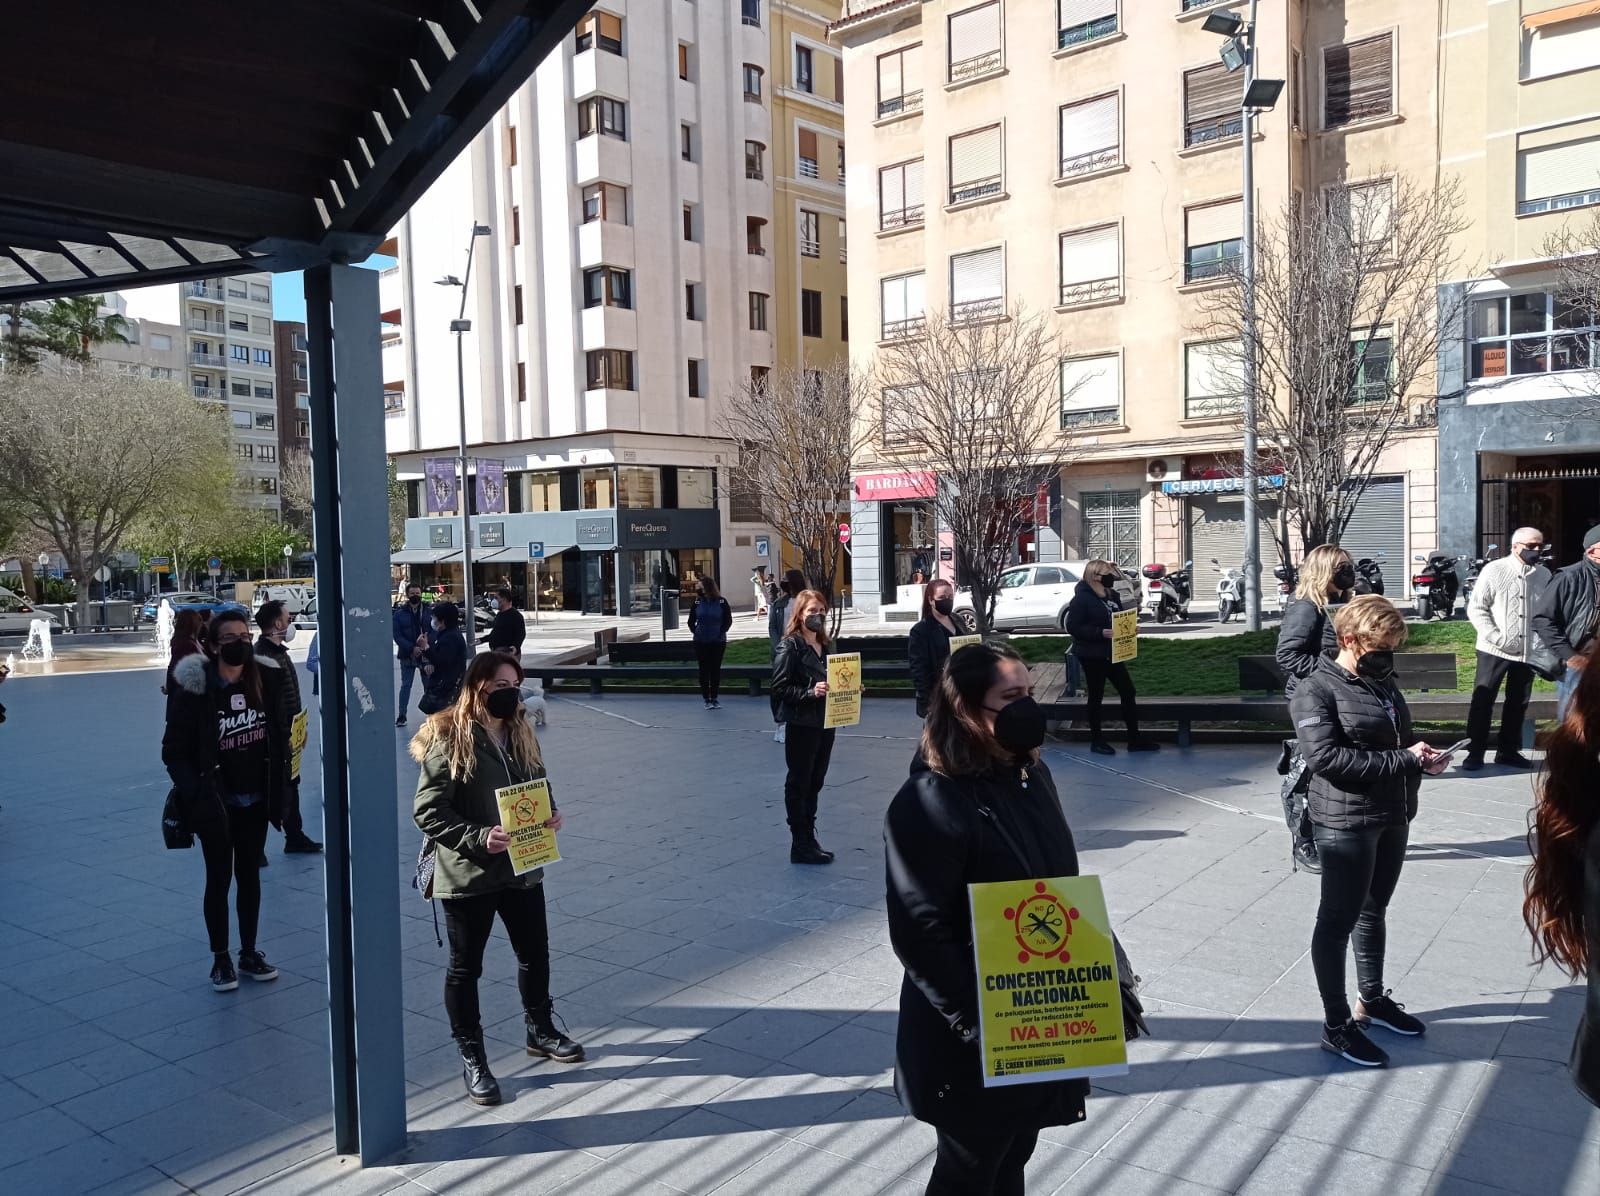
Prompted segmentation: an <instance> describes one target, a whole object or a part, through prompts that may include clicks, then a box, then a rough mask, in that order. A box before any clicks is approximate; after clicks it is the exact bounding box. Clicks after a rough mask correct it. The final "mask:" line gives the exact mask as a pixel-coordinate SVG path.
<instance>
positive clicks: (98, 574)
mask: <svg viewBox="0 0 1600 1196" xmlns="http://www.w3.org/2000/svg"><path fill="white" fill-rule="evenodd" d="M94 579H95V580H96V581H98V582H102V583H104V582H108V581H110V580H111V566H110V565H101V566H100V567H99V568H98V569H96V570H95V571H94Z"/></svg>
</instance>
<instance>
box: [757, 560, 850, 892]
mask: <svg viewBox="0 0 1600 1196" xmlns="http://www.w3.org/2000/svg"><path fill="white" fill-rule="evenodd" d="M784 630H785V634H784V637H783V639H782V640H781V641H779V643H778V651H777V655H776V657H775V658H774V660H773V664H772V692H773V693H774V694H776V695H777V697H778V701H779V702H781V703H782V710H783V723H784V727H785V728H786V731H787V734H786V736H785V739H784V744H783V759H784V763H785V764H786V765H787V766H788V773H787V775H786V776H785V777H784V781H783V808H784V814H785V815H786V817H787V819H788V822H789V836H790V845H789V862H790V863H791V864H831V863H833V852H831V851H824V850H823V848H822V845H821V844H820V843H818V842H817V798H818V796H819V795H820V794H821V792H822V786H823V783H824V782H825V781H826V780H827V779H828V763H829V761H830V760H831V759H832V758H833V740H834V734H835V732H834V729H833V728H832V727H824V726H823V725H822V724H823V722H824V721H825V718H824V716H825V714H826V711H827V705H828V702H827V698H828V663H827V660H828V649H829V647H831V646H832V643H833V641H832V639H831V638H830V637H829V635H828V600H827V599H826V598H824V597H823V596H822V594H821V592H820V591H818V590H801V591H800V592H799V593H798V594H796V595H795V596H794V597H793V598H792V599H791V600H790V602H789V622H788V625H787V626H786V627H785V629H784Z"/></svg>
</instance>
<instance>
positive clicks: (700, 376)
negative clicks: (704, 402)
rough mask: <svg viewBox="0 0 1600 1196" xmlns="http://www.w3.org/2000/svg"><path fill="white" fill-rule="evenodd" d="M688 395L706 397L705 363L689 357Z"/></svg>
mask: <svg viewBox="0 0 1600 1196" xmlns="http://www.w3.org/2000/svg"><path fill="white" fill-rule="evenodd" d="M689 397H690V398H691V399H703V398H705V397H706V363H705V362H703V361H696V360H695V359H694V358H692V357H691V358H690V359H689Z"/></svg>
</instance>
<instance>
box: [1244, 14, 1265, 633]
mask: <svg viewBox="0 0 1600 1196" xmlns="http://www.w3.org/2000/svg"><path fill="white" fill-rule="evenodd" d="M1256 4H1257V0H1250V19H1249V21H1248V22H1247V23H1246V25H1245V37H1246V38H1247V45H1248V52H1247V53H1248V56H1247V57H1246V59H1245V77H1244V94H1245V95H1246V96H1247V97H1248V95H1249V92H1250V85H1251V84H1252V83H1254V82H1255V81H1256ZM1241 115H1242V117H1243V120H1242V121H1241V122H1240V130H1239V131H1240V134H1241V135H1242V137H1243V145H1242V149H1243V151H1244V202H1243V203H1242V204H1241V205H1240V206H1241V207H1242V209H1243V211H1242V212H1241V216H1242V217H1243V223H1244V228H1243V229H1242V230H1241V231H1242V232H1243V233H1244V242H1243V245H1242V246H1241V260H1240V262H1239V266H1240V269H1241V272H1242V273H1243V275H1244V279H1243V281H1244V622H1245V628H1246V629H1247V630H1249V631H1260V630H1261V524H1260V523H1259V522H1258V519H1257V515H1256V505H1257V500H1258V499H1259V497H1260V494H1259V490H1258V487H1259V486H1260V485H1261V483H1260V481H1259V479H1258V476H1257V475H1258V473H1259V469H1258V466H1257V459H1256V455H1257V452H1258V451H1259V450H1258V447H1257V443H1256V438H1257V424H1258V419H1259V412H1260V402H1261V399H1260V396H1259V395H1257V393H1256V388H1257V386H1258V385H1259V379H1258V377H1257V369H1256V362H1257V357H1256V338H1257V335H1258V331H1257V328H1256V179H1255V173H1256V171H1255V166H1256V148H1255V133H1256V114H1255V111H1254V110H1253V109H1252V108H1250V107H1249V106H1248V105H1246V106H1243V107H1242V109H1241Z"/></svg>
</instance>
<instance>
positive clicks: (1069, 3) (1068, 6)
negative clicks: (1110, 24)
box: [1059, 0, 1117, 29]
mask: <svg viewBox="0 0 1600 1196" xmlns="http://www.w3.org/2000/svg"><path fill="white" fill-rule="evenodd" d="M1059 12H1060V17H1061V23H1060V25H1059V28H1061V29H1076V28H1077V27H1078V26H1079V25H1087V24H1088V23H1089V22H1090V21H1098V20H1099V19H1100V18H1101V17H1114V16H1116V15H1117V0H1061V3H1060V9H1059Z"/></svg>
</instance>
